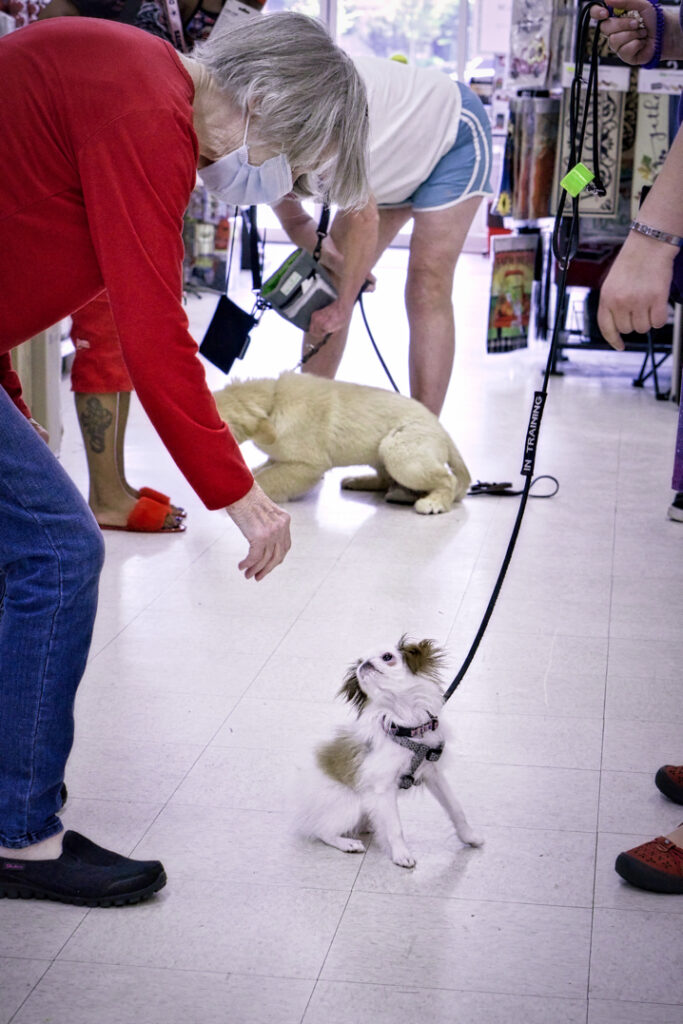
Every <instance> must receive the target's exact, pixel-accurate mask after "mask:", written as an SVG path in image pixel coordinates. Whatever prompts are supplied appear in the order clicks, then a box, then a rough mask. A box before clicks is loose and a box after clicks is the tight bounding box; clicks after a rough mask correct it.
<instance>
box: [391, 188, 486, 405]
mask: <svg viewBox="0 0 683 1024" xmlns="http://www.w3.org/2000/svg"><path fill="white" fill-rule="evenodd" d="M480 202H481V198H480V197H478V196H475V197H473V198H472V199H465V200H464V201H463V202H461V203H458V204H456V205H455V206H450V207H448V208H447V209H445V210H429V211H423V212H420V211H419V210H416V211H414V226H413V233H412V236H411V240H410V257H409V260H408V277H407V280H406V289H405V299H406V311H407V313H408V323H409V325H410V354H409V368H410V394H411V395H412V397H413V398H417V400H418V401H420V402H422V403H423V405H426V406H427V408H428V409H430V410H431V411H432V412H433V413H434V414H435V415H437V416H438V415H439V414H440V412H441V409H442V407H443V403H444V399H445V397H446V391H447V390H448V384H449V381H450V378H451V372H452V370H453V357H454V354H455V320H454V316H453V302H452V293H453V275H454V273H455V265H456V263H457V260H458V257H459V255H460V253H461V251H462V247H463V245H464V242H465V237H466V236H467V232H468V231H469V229H470V225H471V223H472V220H473V218H474V215H475V213H476V212H477V208H478V206H479V203H480Z"/></svg>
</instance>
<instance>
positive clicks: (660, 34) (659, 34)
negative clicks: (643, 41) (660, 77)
mask: <svg viewBox="0 0 683 1024" xmlns="http://www.w3.org/2000/svg"><path fill="white" fill-rule="evenodd" d="M650 3H651V4H652V6H653V7H654V9H655V15H656V16H657V31H656V34H655V52H654V53H653V55H652V60H649V61H648V62H647V64H643V65H642V67H644V68H656V67H657V66H658V64H659V62H660V60H661V59H662V43H663V41H664V11H663V10H662V5H661V4H660V2H659V0H650Z"/></svg>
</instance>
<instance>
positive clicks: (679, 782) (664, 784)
mask: <svg viewBox="0 0 683 1024" xmlns="http://www.w3.org/2000/svg"><path fill="white" fill-rule="evenodd" d="M655 786H656V787H657V789H658V790H659V791H660V793H663V794H664V796H668V798H669V800H673V802H674V803H676V804H683V766H681V765H674V764H665V765H663V766H662V767H661V768H660V769H659V771H658V772H657V774H656V775H655Z"/></svg>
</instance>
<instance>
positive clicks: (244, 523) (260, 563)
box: [226, 482, 292, 580]
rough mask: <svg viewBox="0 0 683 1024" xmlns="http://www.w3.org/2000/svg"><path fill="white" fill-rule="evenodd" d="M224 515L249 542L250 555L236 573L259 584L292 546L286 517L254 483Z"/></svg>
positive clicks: (287, 514)
mask: <svg viewBox="0 0 683 1024" xmlns="http://www.w3.org/2000/svg"><path fill="white" fill-rule="evenodd" d="M226 512H227V513H228V515H229V516H230V518H231V519H232V521H233V522H234V524H235V526H236V527H237V528H238V529H239V530H240V531H241V533H242V534H243V535H244V536H245V537H246V539H247V540H248V541H249V551H248V552H247V555H246V557H245V558H243V559H242V561H241V562H240V563H239V565H238V569H239V570H240V571H243V572H244V575H245V577H246V579H248V580H249V579H251V578H252V577H253V578H254V579H256V580H262V579H263V577H264V576H267V575H268V573H269V572H271V570H272V569H274V568H275V566H276V565H279V564H280V562H282V561H283V560H284V558H285V555H286V554H287V552H288V551H289V549H290V547H291V546H292V540H291V536H290V532H289V523H290V515H289V513H288V512H285V510H284V509H282V508H280V507H279V505H276V504H275V503H274V502H273V501H271V500H270V498H268V497H267V496H266V495H265V494H264V493H263V491H262V490H261V488H260V487H259V485H258V484H257V483H256V482H254V485H253V487H252V488H251V490H250V491H248V492H247V494H245V496H244V497H243V498H240V499H239V500H238V501H234V502H233V503H232V505H228V506H227V508H226Z"/></svg>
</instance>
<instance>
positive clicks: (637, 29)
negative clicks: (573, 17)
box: [591, 0, 657, 65]
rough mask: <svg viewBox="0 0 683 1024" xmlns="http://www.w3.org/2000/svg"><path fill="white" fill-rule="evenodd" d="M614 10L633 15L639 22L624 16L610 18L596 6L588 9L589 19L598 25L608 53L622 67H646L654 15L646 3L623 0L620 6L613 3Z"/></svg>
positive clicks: (651, 51) (644, 0)
mask: <svg viewBox="0 0 683 1024" xmlns="http://www.w3.org/2000/svg"><path fill="white" fill-rule="evenodd" d="M611 6H612V5H611ZM615 6H616V7H617V8H621V7H622V6H623V7H625V8H626V10H628V11H637V12H638V14H640V18H638V17H629V16H628V15H623V16H622V17H620V18H611V17H610V15H609V12H608V11H606V10H605V8H604V7H598V6H597V5H596V4H594V5H593V6H592V7H591V18H594V19H595V20H596V21H597V22H598V24H599V27H600V31H601V32H602V34H603V35H604V36H606V37H607V42H608V45H609V48H610V50H613V51H614V53H616V55H617V56H618V57H619V59H620V60H623V61H624V63H625V64H635V65H638V64H647V63H648V61H650V60H652V57H653V56H654V52H655V37H656V34H657V15H656V14H655V9H654V7H653V6H652V4H651V3H650V0H623V4H620V3H619V0H616V3H615ZM641 18H642V21H641Z"/></svg>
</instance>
